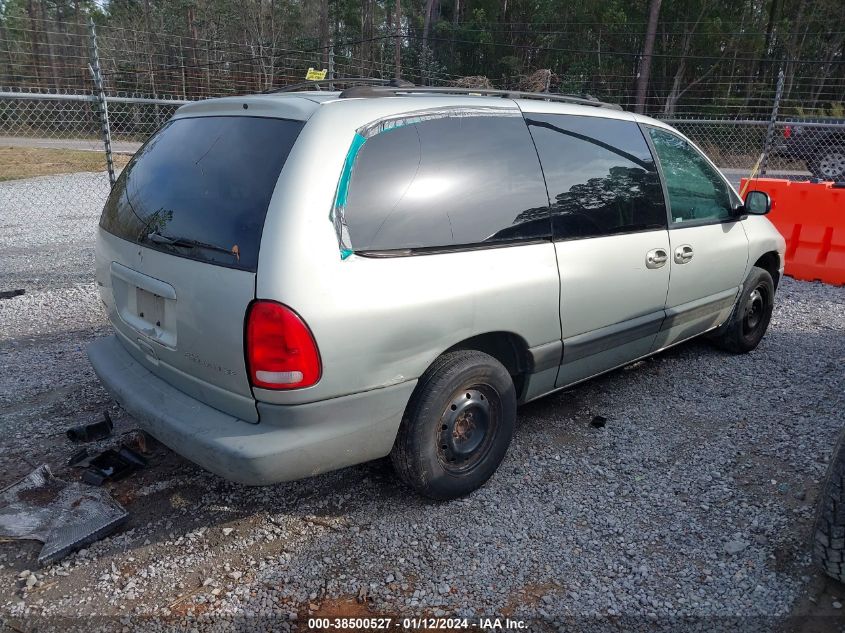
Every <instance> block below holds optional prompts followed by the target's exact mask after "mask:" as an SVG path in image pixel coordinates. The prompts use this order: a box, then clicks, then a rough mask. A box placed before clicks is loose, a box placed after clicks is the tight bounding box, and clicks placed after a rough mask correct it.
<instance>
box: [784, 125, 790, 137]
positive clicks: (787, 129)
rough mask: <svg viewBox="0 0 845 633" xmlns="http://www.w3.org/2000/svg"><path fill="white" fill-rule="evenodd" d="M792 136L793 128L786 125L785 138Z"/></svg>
mask: <svg viewBox="0 0 845 633" xmlns="http://www.w3.org/2000/svg"><path fill="white" fill-rule="evenodd" d="M790 136H792V126H791V125H786V126H784V128H783V138H789V137H790Z"/></svg>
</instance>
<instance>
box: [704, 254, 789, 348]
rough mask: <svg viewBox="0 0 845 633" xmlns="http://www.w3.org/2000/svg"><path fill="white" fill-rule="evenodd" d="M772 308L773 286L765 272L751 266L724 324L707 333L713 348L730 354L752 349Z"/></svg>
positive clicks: (761, 337)
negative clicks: (718, 348) (715, 347)
mask: <svg viewBox="0 0 845 633" xmlns="http://www.w3.org/2000/svg"><path fill="white" fill-rule="evenodd" d="M774 306H775V283H774V281H772V276H771V275H770V274H769V272H768V271H767V270H763V269H762V268H757V267H756V266H754V267H753V268H752V269H751V272H750V273H748V277H747V278H746V279H745V283H744V284H743V286H742V295H741V296H740V297H739V300H738V301H737V303H736V307H734V311H733V313H732V314H731V316H730V317H729V318H728V320H727V322H726V323H725V324H724V325H722V326H721V327H719V328H718V329H717V330H716V331H715V332H713V333H712V334H710V336H709V338H710V340H711V341H712V342H713V343H714V344H715V345H716V346H717V347H720V348H722V349H724V350H727V351H729V352H732V353H734V354H745V353H747V352H750V351H751V350H753V349H754V348H755V347H757V345H759V344H760V341H761V340H762V339H763V335H764V334H765V333H766V330H767V329H768V327H769V322H770V321H771V320H772V311H773V310H774Z"/></svg>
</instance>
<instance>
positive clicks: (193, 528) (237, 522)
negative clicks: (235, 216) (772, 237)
mask: <svg viewBox="0 0 845 633" xmlns="http://www.w3.org/2000/svg"><path fill="white" fill-rule="evenodd" d="M98 178H100V176H98V175H87V174H77V175H73V176H62V177H52V178H44V179H39V181H40V182H41V183H42V185H43V186H45V187H52V188H54V190H55V191H77V190H79V188H80V187H83V186H84V184H85V183H86V182H89V180H90V182H96V181H97V179H98ZM16 186H19V183H7V184H0V201H2V200H3V198H4V196H8V195H10V193H9V191H8V189H7V188H9V187H13V188H14V187H16ZM20 190H22V189H19V191H20ZM12 195H13V194H12ZM66 203H67V205H66V207H65V208H71V207H72V208H74V209H77V210H78V211H76V212H74V213H58V214H56V215H55V216H54V219H53V220H51V221H50V222H38V223H33V222H18V221H17V220H16V219H15V217H14V215H13V212H12V211H10V210H8V206H4V205H3V204H2V202H0V289H2V288H9V287H25V288H26V289H27V294H25V295H23V296H20V297H16V298H14V299H9V300H4V301H0V418H2V422H0V428H2V430H3V431H4V433H3V434H2V436H0V486H5V485H8V484H10V483H12V482H14V481H15V480H16V479H18V478H19V477H21V476H22V475H24V474H25V473H27V472H28V471H29V470H31V468H32V467H34V466H36V465H38V464H39V463H44V462H46V463H48V464H50V465H51V467H52V468H53V470H54V472H55V473H56V474H57V475H59V476H61V477H64V478H68V479H74V478H77V477H79V472H78V471H77V470H74V469H72V468H67V467H65V466H64V464H65V462H66V460H67V457H68V456H69V454H70V453H71V452H72V451H73V447H72V445H71V444H70V443H69V442H68V441H67V440H66V439H65V437H64V430H65V429H66V428H67V427H68V426H71V425H73V424H79V423H85V422H90V421H93V420H96V419H97V418H98V416H99V415H100V412H101V411H102V410H104V409H108V410H110V411H111V412H112V414H113V416H114V418H115V420H116V431H115V436H114V437H112V438H110V439H107V440H104V441H102V442H100V443H99V444H97V445H95V447H100V448H105V447H107V446H114V445H116V444H117V443H118V441H119V439H120V438H121V437H124V434H130V433H132V431H133V429H135V423H134V421H133V420H132V418H131V417H130V416H128V415H127V414H124V413H121V412H120V410H119V409H118V408H117V406H116V405H115V404H114V403H113V402H112V401H111V399H110V398H109V397H108V395H107V394H106V393H105V392H104V390H103V389H102V388H101V387H100V386H99V383H98V382H97V380H96V377H95V376H94V374H93V372H92V370H91V369H90V367H89V365H88V363H87V360H86V357H85V353H84V348H85V345H86V343H87V342H88V341H90V340H92V339H93V338H95V337H97V336H102V335H105V334H107V333H108V327H107V324H106V321H105V319H104V317H103V315H102V312H101V310H100V307H99V304H98V301H97V297H96V286H95V285H94V284H93V283H92V282H91V280H92V276H93V272H92V267H93V251H92V243H91V236H92V235H93V227H94V226H95V224H96V217H97V214H98V208H99V206H100V205H99V203H97V204H87V205H86V204H74V201H73V200H66ZM45 211H46V208H45ZM843 333H845V288H834V287H831V286H826V285H821V284H811V283H803V282H797V281H793V280H791V279H785V280H784V281H783V283H782V284H781V287H780V289H779V292H778V297H777V307H776V311H775V315H774V318H773V320H772V324H771V328H770V330H769V333H768V335H767V336H766V337H765V338H764V340H763V342H762V343H761V345H760V347H759V348H758V349H757V350H756V351H754V352H753V353H751V354H748V355H745V356H730V355H726V354H724V353H722V352H719V351H716V350H715V349H713V348H712V347H710V346H709V345H707V344H706V343H703V342H697V341H693V342H691V343H688V344H685V345H681V346H679V347H677V348H675V349H672V350H670V351H668V352H666V353H663V354H661V355H659V356H657V357H655V358H653V359H650V360H646V361H641V362H639V363H636V364H634V365H631V366H628V367H626V368H625V369H622V370H619V371H615V372H612V373H610V374H608V375H606V376H604V377H601V378H599V379H596V380H593V381H591V382H588V383H586V384H583V385H581V386H578V387H576V388H573V389H570V390H567V391H565V392H562V393H558V394H555V395H552V396H549V397H547V398H544V399H542V400H540V401H538V402H535V403H532V404H530V405H527V406H525V407H523V408H522V409H521V410H520V413H519V422H518V426H517V431H516V435H515V437H514V441H513V444H512V447H511V450H510V452H509V453H508V456H507V458H506V460H505V462H504V463H503V464H502V466H501V468H500V469H499V471H498V473H497V474H496V475H495V476H494V477H493V479H492V480H491V481H490V482H489V483H488V484H487V485H486V486H485V487H484V488H482V489H481V490H479V491H478V492H477V493H475V494H473V495H472V496H470V497H469V498H467V499H464V500H460V501H454V502H449V503H432V502H428V501H425V500H422V499H420V498H418V497H416V496H414V495H413V494H411V493H409V491H408V490H406V489H404V488H403V487H402V486H401V485H399V484H398V483H397V482H396V480H395V479H394V477H393V476H392V472H391V470H390V466H389V463H388V462H387V461H386V460H382V461H379V462H374V463H370V464H365V465H361V466H357V467H353V468H348V469H345V470H343V471H340V472H336V473H330V474H327V475H323V476H319V477H314V478H311V479H308V480H304V481H300V482H294V483H289V484H283V485H278V486H273V487H266V488H246V487H243V486H239V485H236V484H231V483H228V482H225V481H223V480H221V479H219V478H217V477H215V476H214V475H211V474H209V473H206V472H204V471H202V470H201V469H199V468H198V467H196V466H194V465H193V464H191V463H189V462H187V461H185V460H183V459H182V458H180V457H178V456H177V455H175V454H173V453H172V452H170V451H169V450H168V449H166V448H165V447H162V446H160V445H154V446H152V447H151V451H152V454H151V455H150V466H149V467H148V468H147V469H145V470H144V471H141V472H139V473H136V474H135V475H133V476H132V477H131V478H129V479H127V480H124V481H121V482H118V483H117V484H113V485H112V488H111V490H112V494H113V495H114V496H115V497H116V498H117V499H118V500H119V501H120V502H121V503H123V504H124V505H125V506H126V507H127V509H128V510H129V511H130V513H131V519H130V522H129V524H128V525H127V526H126V527H125V528H124V529H122V530H121V531H120V532H118V533H116V534H115V535H113V536H112V537H110V538H107V539H104V540H102V541H100V542H98V543H96V544H94V545H92V546H91V547H89V548H88V549H87V550H82V551H80V552H78V553H77V554H75V555H72V556H71V557H69V558H67V559H65V560H64V561H63V562H61V563H59V564H56V565H53V566H51V567H49V568H46V569H36V560H35V559H36V556H37V552H38V550H39V548H40V545H38V544H36V543H30V542H5V543H0V619H5V620H6V622H7V624H8V626H9V627H10V628H11V629H12V630H30V629H31V628H32V626H33V622H34V620H33V618H36V617H39V618H40V617H42V616H44V617H45V618H48V621H47V623H48V624H49V623H53V624H56V623H57V622H60V624H58V625H57V626H59V627H60V628H63V629H65V630H66V629H68V628H74V627H83V626H84V627H85V628H89V627H90V624H91V621H90V620H87V619H75V620H74V619H70V620H61V621H59V620H55V619H50V618H77V617H79V616H82V617H84V616H93V615H98V616H106V619H101V620H97V624H98V625H101V626H103V627H104V628H106V629H109V630H112V629H114V630H120V629H121V628H123V627H124V626H126V627H127V629H132V628H136V627H137V628H143V629H145V630H146V629H160V630H169V627H170V628H185V629H186V630H191V629H193V628H197V629H199V630H205V629H208V630H217V629H219V630H223V629H224V628H226V629H227V628H229V627H231V625H232V624H233V623H234V624H238V625H239V626H240V627H241V628H244V629H254V628H264V629H267V630H289V629H295V630H308V627H307V620H308V618H309V617H313V616H315V615H316V616H327V617H335V616H338V617H341V616H346V617H351V616H367V615H371V614H378V613H381V614H393V615H396V614H401V615H402V616H423V615H425V616H449V617H455V616H461V617H467V618H472V620H471V622H477V619H478V618H480V617H506V616H508V617H510V618H516V619H523V620H525V621H527V622H530V625H529V626H530V627H531V628H530V630H555V629H558V630H586V629H590V628H593V629H596V630H627V629H642V630H666V631H678V630H690V629H696V630H727V629H730V630H749V631H751V630H754V631H760V630H779V631H793V630H800V631H804V632H809V631H845V625H843V623H845V618H843V617H842V609H841V603H842V602H843V601H845V587H843V586H842V585H837V584H835V583H833V581H830V582H828V581H826V580H825V579H824V577H823V576H821V575H819V574H818V573H817V572H816V570H815V568H814V567H813V566H812V563H811V557H810V547H809V539H810V527H811V523H812V517H813V508H814V501H815V497H816V495H817V493H818V484H819V480H820V478H821V477H822V476H823V473H824V470H825V468H826V461H827V459H828V457H829V454H830V451H831V450H832V440H833V438H834V436H835V435H836V433H837V431H838V430H839V429H840V428H841V426H842V424H843V414H842V411H843V408H845V396H843V375H842V367H843V363H845V334H843ZM593 415H602V416H605V417H606V418H607V420H608V422H607V425H606V426H605V427H604V428H593V427H592V426H590V424H589V422H590V420H591V418H592V416H593ZM27 570H32V571H34V573H35V580H29V581H28V580H27V579H28V578H30V579H31V578H32V576H31V574H30V573H29V572H27V573H26V574H23V573H22V572H24V571H27ZM27 584H29V585H30V586H27ZM836 605H839V607H838V608H837V607H836ZM127 629H124V630H127Z"/></svg>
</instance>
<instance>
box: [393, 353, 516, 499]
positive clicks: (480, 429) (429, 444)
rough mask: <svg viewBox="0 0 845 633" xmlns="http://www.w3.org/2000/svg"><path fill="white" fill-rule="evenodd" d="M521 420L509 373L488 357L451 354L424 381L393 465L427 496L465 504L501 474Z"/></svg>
mask: <svg viewBox="0 0 845 633" xmlns="http://www.w3.org/2000/svg"><path fill="white" fill-rule="evenodd" d="M515 420H516V391H515V389H514V384H513V380H512V379H511V376H510V374H509V373H508V371H507V369H505V368H504V366H502V364H501V363H500V362H499V361H497V360H496V359H495V358H493V357H492V356H489V355H488V354H484V353H483V352H478V351H474V350H464V351H456V352H450V353H448V354H444V355H443V356H441V357H440V358H438V359H437V360H436V361H435V362H434V364H433V365H432V366H431V367H430V368H429V369H428V370H427V371H426V372H425V374H423V376H422V378H420V381H419V384H418V385H417V389H416V391H415V392H414V395H413V397H412V398H411V401H410V403H409V404H408V409H407V410H406V412H405V416H404V417H403V419H402V424H401V425H400V427H399V433H398V435H397V437H396V442H395V444H394V446H393V451H392V453H391V455H390V457H391V460H392V461H393V465H394V468H395V469H396V472H397V474H398V475H399V477H400V479H402V481H403V482H405V483H406V484H407V485H408V486H410V487H412V488H414V489H415V490H416V491H417V492H419V493H420V494H423V495H425V496H427V497H431V498H432V499H454V498H456V497H461V496H464V495H466V494H469V493H470V492H472V491H473V490H476V489H477V488H479V487H480V486H482V485H483V484H484V483H485V482H486V481H487V480H488V479H489V478H490V477H491V475H492V474H493V473H494V472H495V471H496V468H498V466H499V464H500V463H501V461H502V459H503V458H504V456H505V453H506V452H507V449H508V446H509V445H510V441H511V437H512V435H513V427H514V422H515Z"/></svg>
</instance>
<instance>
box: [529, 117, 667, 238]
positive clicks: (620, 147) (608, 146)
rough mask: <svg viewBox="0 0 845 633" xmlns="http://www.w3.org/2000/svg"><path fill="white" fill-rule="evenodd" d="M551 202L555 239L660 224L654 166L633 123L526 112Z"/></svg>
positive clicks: (661, 216) (659, 192) (663, 214)
mask: <svg viewBox="0 0 845 633" xmlns="http://www.w3.org/2000/svg"><path fill="white" fill-rule="evenodd" d="M526 120H527V122H528V129H529V130H531V135H532V137H533V138H534V142H535V144H536V146H537V152H538V153H539V154H540V161H541V162H542V164H543V173H544V174H545V176H546V184H547V185H548V188H549V199H550V200H551V204H552V224H553V227H554V236H555V239H558V240H559V239H579V238H587V237H601V236H605V235H614V234H619V233H630V232H636V231H652V230H658V229H665V228H666V209H665V206H664V202H663V191H662V188H661V186H660V178H659V177H658V174H657V167H656V166H655V164H654V160H653V158H652V156H651V152H650V150H649V148H648V144H647V143H646V141H645V138H644V137H643V135H642V132H641V131H640V129H639V127H638V126H637V124H636V123H634V122H633V121H617V120H615V119H604V118H599V117H586V116H573V115H568V114H533V113H532V114H530V115H526Z"/></svg>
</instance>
